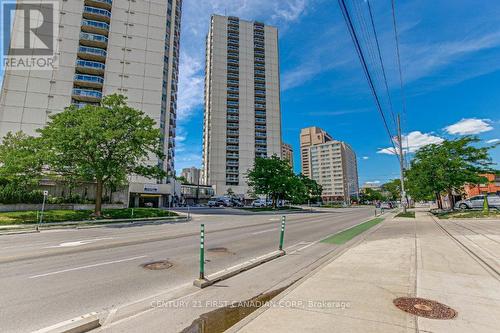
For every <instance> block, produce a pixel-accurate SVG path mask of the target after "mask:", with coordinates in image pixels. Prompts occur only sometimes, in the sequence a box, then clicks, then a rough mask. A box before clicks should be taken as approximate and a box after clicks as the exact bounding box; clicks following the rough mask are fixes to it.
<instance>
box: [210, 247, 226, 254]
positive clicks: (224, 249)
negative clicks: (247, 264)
mask: <svg viewBox="0 0 500 333" xmlns="http://www.w3.org/2000/svg"><path fill="white" fill-rule="evenodd" d="M207 251H208V252H217V253H225V252H228V250H227V248H225V247H212V248H210V249H207Z"/></svg>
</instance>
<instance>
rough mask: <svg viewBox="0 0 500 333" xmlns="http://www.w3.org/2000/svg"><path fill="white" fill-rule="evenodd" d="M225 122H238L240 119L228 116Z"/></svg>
mask: <svg viewBox="0 0 500 333" xmlns="http://www.w3.org/2000/svg"><path fill="white" fill-rule="evenodd" d="M227 120H228V121H238V120H240V117H238V116H231V115H229V116H227Z"/></svg>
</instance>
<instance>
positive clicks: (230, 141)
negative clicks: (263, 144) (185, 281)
mask: <svg viewBox="0 0 500 333" xmlns="http://www.w3.org/2000/svg"><path fill="white" fill-rule="evenodd" d="M226 142H227V143H239V142H240V139H238V138H226Z"/></svg>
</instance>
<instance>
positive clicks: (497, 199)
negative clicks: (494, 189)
mask: <svg viewBox="0 0 500 333" xmlns="http://www.w3.org/2000/svg"><path fill="white" fill-rule="evenodd" d="M483 204H484V195H476V196H473V197H471V198H469V199H465V200H460V201H458V202H456V203H455V208H460V209H482V208H483ZM488 206H490V208H496V209H500V196H498V195H495V194H493V195H488Z"/></svg>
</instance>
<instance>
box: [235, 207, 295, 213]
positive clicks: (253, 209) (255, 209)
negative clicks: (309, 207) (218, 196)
mask: <svg viewBox="0 0 500 333" xmlns="http://www.w3.org/2000/svg"><path fill="white" fill-rule="evenodd" d="M235 208H237V207H235ZM238 209H243V210H248V211H251V212H272V211H275V210H302V208H300V207H294V206H290V207H288V206H285V207H278V208H276V209H275V208H273V207H238Z"/></svg>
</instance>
